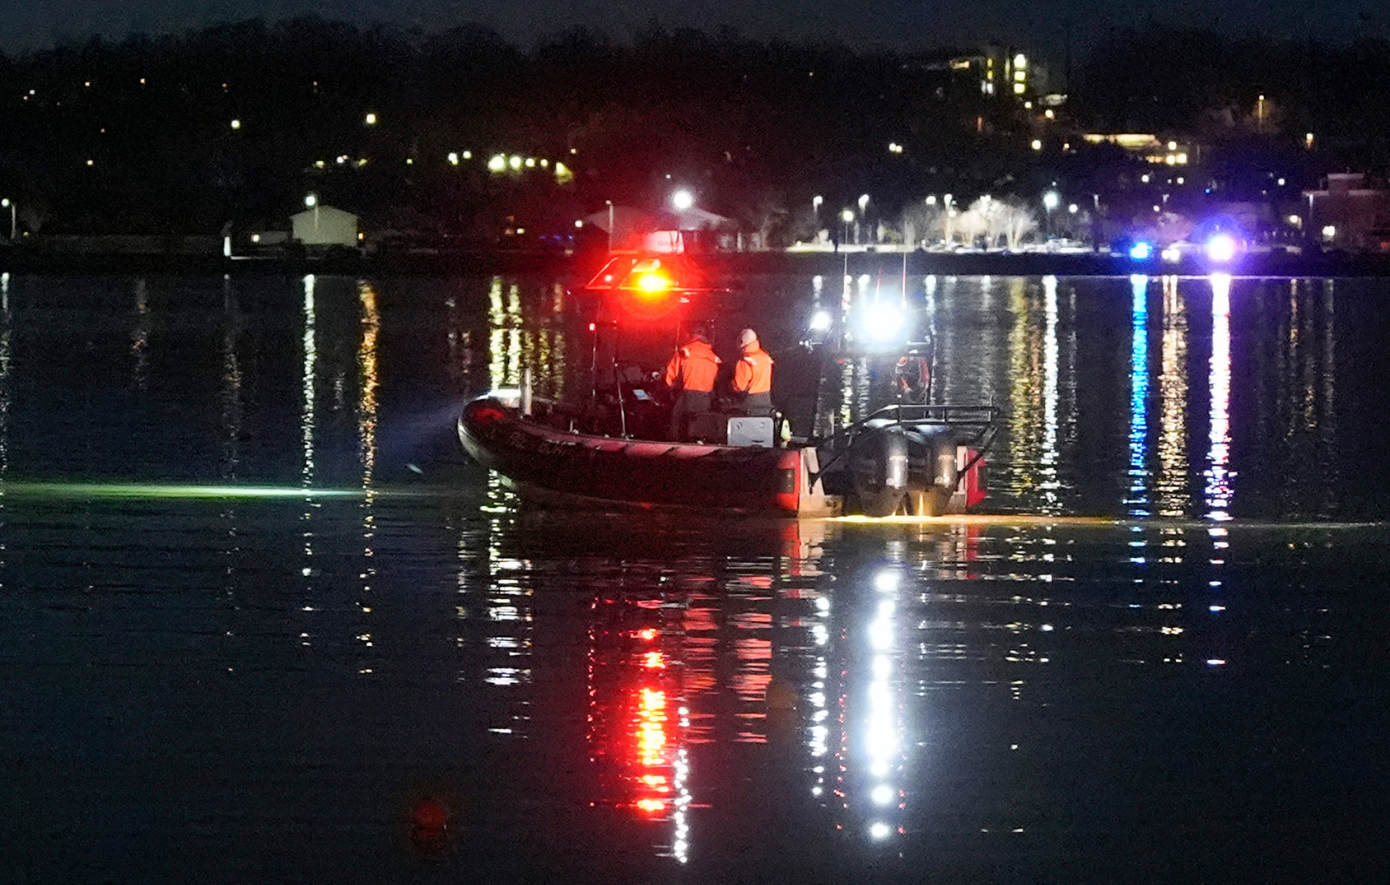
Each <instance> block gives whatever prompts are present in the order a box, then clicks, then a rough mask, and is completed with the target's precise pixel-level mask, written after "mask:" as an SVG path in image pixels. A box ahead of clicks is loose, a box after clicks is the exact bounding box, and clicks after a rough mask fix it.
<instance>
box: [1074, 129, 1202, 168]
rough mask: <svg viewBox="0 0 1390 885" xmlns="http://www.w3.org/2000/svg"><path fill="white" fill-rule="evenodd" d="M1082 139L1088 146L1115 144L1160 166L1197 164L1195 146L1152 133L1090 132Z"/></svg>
mask: <svg viewBox="0 0 1390 885" xmlns="http://www.w3.org/2000/svg"><path fill="white" fill-rule="evenodd" d="M1081 137H1082V138H1083V139H1085V140H1086V142H1087V143H1088V144H1113V145H1115V146H1116V147H1119V148H1123V149H1124V150H1125V151H1127V152H1128V153H1130V154H1133V155H1134V156H1136V157H1138V158H1140V159H1142V160H1144V161H1145V162H1148V163H1153V164H1155V165H1159V166H1186V165H1188V164H1189V163H1193V162H1196V153H1197V149H1196V147H1195V146H1194V145H1191V144H1184V143H1182V142H1179V141H1173V140H1169V141H1163V140H1162V139H1160V138H1159V137H1158V136H1156V135H1153V134H1151V133H1142V132H1121V133H1114V134H1105V133H1097V132H1088V133H1086V134H1084V135H1082V136H1081Z"/></svg>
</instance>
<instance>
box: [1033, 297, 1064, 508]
mask: <svg viewBox="0 0 1390 885" xmlns="http://www.w3.org/2000/svg"><path fill="white" fill-rule="evenodd" d="M1043 315H1044V322H1045V325H1044V328H1043V365H1042V369H1043V439H1042V451H1041V452H1040V453H1039V454H1038V465H1039V466H1038V489H1039V490H1040V491H1041V492H1042V501H1041V505H1040V508H1039V509H1040V510H1041V511H1042V512H1043V513H1059V512H1061V506H1062V502H1061V499H1060V498H1059V497H1058V492H1059V490H1060V489H1061V482H1060V481H1059V479H1058V476H1057V462H1058V458H1059V457H1060V453H1059V452H1058V450H1057V278H1056V277H1054V276H1051V275H1049V276H1045V277H1043Z"/></svg>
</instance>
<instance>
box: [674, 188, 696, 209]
mask: <svg viewBox="0 0 1390 885" xmlns="http://www.w3.org/2000/svg"><path fill="white" fill-rule="evenodd" d="M671 205H672V206H675V207H676V208H677V209H678V210H680V211H681V212H684V211H685V210H687V209H689V208H690V207H691V206H694V205H695V195H694V194H692V193H691V192H690V191H688V190H686V189H685V188H681V189H680V190H678V191H676V192H675V193H674V194H671Z"/></svg>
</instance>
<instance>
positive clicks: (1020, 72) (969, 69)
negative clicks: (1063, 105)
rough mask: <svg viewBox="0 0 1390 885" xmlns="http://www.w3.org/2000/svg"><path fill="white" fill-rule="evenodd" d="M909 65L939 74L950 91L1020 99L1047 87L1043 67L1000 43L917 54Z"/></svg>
mask: <svg viewBox="0 0 1390 885" xmlns="http://www.w3.org/2000/svg"><path fill="white" fill-rule="evenodd" d="M910 65H911V66H912V67H914V68H917V69H919V70H921V71H925V72H929V73H937V74H940V75H942V76H943V77H944V80H945V82H946V83H948V84H949V88H950V89H951V90H952V91H956V90H961V89H969V90H971V91H975V92H978V93H979V94H980V95H983V96H986V97H990V98H1004V97H1009V96H1012V97H1013V98H1015V99H1018V100H1020V101H1022V100H1025V99H1026V98H1028V97H1029V96H1034V95H1041V94H1042V93H1044V92H1046V91H1047V88H1048V75H1047V68H1046V67H1044V66H1043V65H1040V64H1038V63H1037V61H1036V60H1035V59H1033V58H1030V57H1029V56H1028V55H1027V54H1026V53H1024V52H1021V51H1019V50H1017V49H1007V48H1004V47H1000V46H994V45H990V46H985V47H983V48H981V49H980V51H979V52H974V53H968V54H963V55H954V56H950V57H943V56H936V57H929V58H919V59H917V60H916V61H914V62H910ZM1058 103H1060V102H1058Z"/></svg>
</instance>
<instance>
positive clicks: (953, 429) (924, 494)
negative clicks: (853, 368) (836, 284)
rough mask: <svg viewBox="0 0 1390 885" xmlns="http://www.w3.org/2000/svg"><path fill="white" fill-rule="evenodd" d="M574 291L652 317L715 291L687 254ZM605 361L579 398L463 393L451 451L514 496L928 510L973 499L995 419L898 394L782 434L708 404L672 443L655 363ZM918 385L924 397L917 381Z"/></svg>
mask: <svg viewBox="0 0 1390 885" xmlns="http://www.w3.org/2000/svg"><path fill="white" fill-rule="evenodd" d="M583 291H585V292H587V293H589V294H592V295H595V296H596V297H599V298H601V299H603V300H604V303H607V304H610V305H618V311H619V313H621V314H622V315H624V316H628V317H631V316H634V315H636V316H639V317H643V318H647V319H650V318H651V317H653V316H656V315H657V314H658V313H659V312H660V310H662V309H665V308H662V307H659V305H669V304H671V303H673V302H675V301H679V302H680V303H683V304H687V305H689V304H691V303H694V302H698V301H699V300H700V299H701V298H702V297H704V296H709V295H711V294H719V293H722V292H724V291H726V290H722V289H719V288H718V287H712V286H709V285H708V284H706V283H705V281H704V279H703V277H702V275H701V273H700V269H699V268H698V266H696V265H693V264H692V263H690V262H688V261H672V260H670V259H668V258H650V259H644V258H642V257H640V256H638V257H634V256H620V257H615V258H614V259H613V260H611V261H610V262H609V263H608V264H606V265H605V266H604V268H603V269H602V270H601V271H600V272H599V273H598V274H597V275H595V276H594V277H593V278H592V279H591V280H590V281H589V284H588V285H587V286H586V287H585V288H584V290H583ZM658 295H659V296H660V297H656V296H658ZM617 325H618V324H617V321H615V320H613V319H612V314H609V315H608V319H606V320H602V321H598V322H595V323H593V324H591V325H590V329H591V330H594V332H595V346H594V353H595V356H594V359H593V362H594V364H595V365H597V364H599V363H601V362H603V361H602V360H600V359H599V358H598V353H599V346H598V344H597V335H598V333H599V331H601V330H602V329H604V328H610V329H616V328H617ZM824 338H825V336H824V335H822V336H821V339H822V340H821V342H820V343H822V344H823V343H824ZM808 346H810V345H809V344H808ZM614 353H616V350H615V351H614ZM612 362H613V367H612V370H611V372H609V373H608V374H606V375H605V384H606V386H605V389H604V391H603V395H602V396H599V395H598V390H597V382H596V383H595V391H594V393H593V395H591V396H590V397H589V400H588V401H587V402H583V403H573V402H559V401H555V400H551V399H547V398H545V397H541V396H537V395H534V394H533V391H532V383H531V377H532V376H531V373H530V371H529V370H528V371H524V372H523V373H522V384H521V386H520V387H519V388H515V389H509V390H499V391H491V392H489V393H487V394H484V395H483V396H480V397H478V398H476V399H474V400H473V401H471V402H469V403H468V404H467V405H466V406H465V407H464V409H463V411H462V414H460V416H459V418H458V422H457V425H458V436H459V440H460V442H461V443H462V445H463V448H464V449H465V450H466V451H467V452H468V454H469V455H470V456H471V457H472V458H473V459H474V460H476V461H477V462H478V463H479V464H481V465H483V466H484V467H487V468H489V469H491V470H494V471H496V472H497V473H498V474H499V475H500V476H501V477H502V479H503V480H504V481H505V482H506V483H507V484H508V485H509V486H511V487H512V488H514V489H515V490H516V491H517V493H518V494H519V495H520V496H521V498H522V500H523V501H527V502H530V503H534V504H538V505H540V506H548V507H563V508H598V509H605V510H692V509H693V510H696V511H699V512H703V513H728V514H747V515H755V514H757V515H768V516H778V517H824V516H838V515H851V514H862V515H865V516H874V517H881V516H889V515H893V514H906V515H917V516H937V515H942V514H947V513H960V512H964V511H965V510H966V509H967V508H970V507H973V506H975V505H977V504H978V503H980V501H982V500H983V499H984V497H985V460H984V454H985V452H986V451H987V450H988V448H989V445H990V443H991V442H992V441H993V439H994V435H995V432H996V430H997V418H998V413H997V410H996V409H994V408H993V407H992V406H987V405H949V404H933V403H929V402H925V401H917V402H914V401H910V400H911V399H915V397H909V398H908V400H909V401H900V402H895V403H892V404H890V405H886V406H884V407H882V408H879V409H877V410H875V411H874V412H872V413H871V414H869V415H867V416H865V417H863V418H861V419H859V420H857V421H855V422H854V423H852V424H850V425H848V426H845V427H842V428H839V429H838V430H836V431H834V432H833V433H830V434H828V435H826V436H824V437H819V438H818V437H800V438H796V437H790V435H789V434H788V433H787V432H786V429H785V423H784V422H783V421H782V420H781V417H780V416H778V415H776V414H775V413H774V414H773V415H772V416H743V415H725V414H720V413H715V412H711V413H703V414H700V415H698V416H697V419H698V420H696V421H695V422H694V424H693V425H692V433H691V435H692V436H693V437H695V438H696V441H693V442H691V441H680V442H674V441H669V440H666V439H663V438H662V436H663V434H664V432H665V430H666V426H667V421H666V417H667V415H668V414H669V412H667V411H666V409H668V408H669V406H664V405H663V404H662V403H661V395H660V393H661V392H660V390H659V389H657V388H658V387H659V386H660V385H659V382H656V380H655V377H654V376H655V373H654V372H650V371H640V370H639V371H631V370H630V369H631V367H627V368H628V370H625V369H624V368H623V367H620V366H619V364H618V362H617V360H616V357H614V358H613V361H612ZM923 366H924V369H923V372H924V373H925V372H926V371H927V370H926V368H925V362H924V363H923ZM595 377H597V373H596V375H595ZM919 380H920V381H921V382H922V383H923V384H927V383H929V382H928V379H927V378H920V379H919ZM918 392H919V393H920V394H921V397H920V398H921V399H922V400H925V399H926V398H927V396H928V391H927V390H926V389H924V388H922V387H919V388H918Z"/></svg>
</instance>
